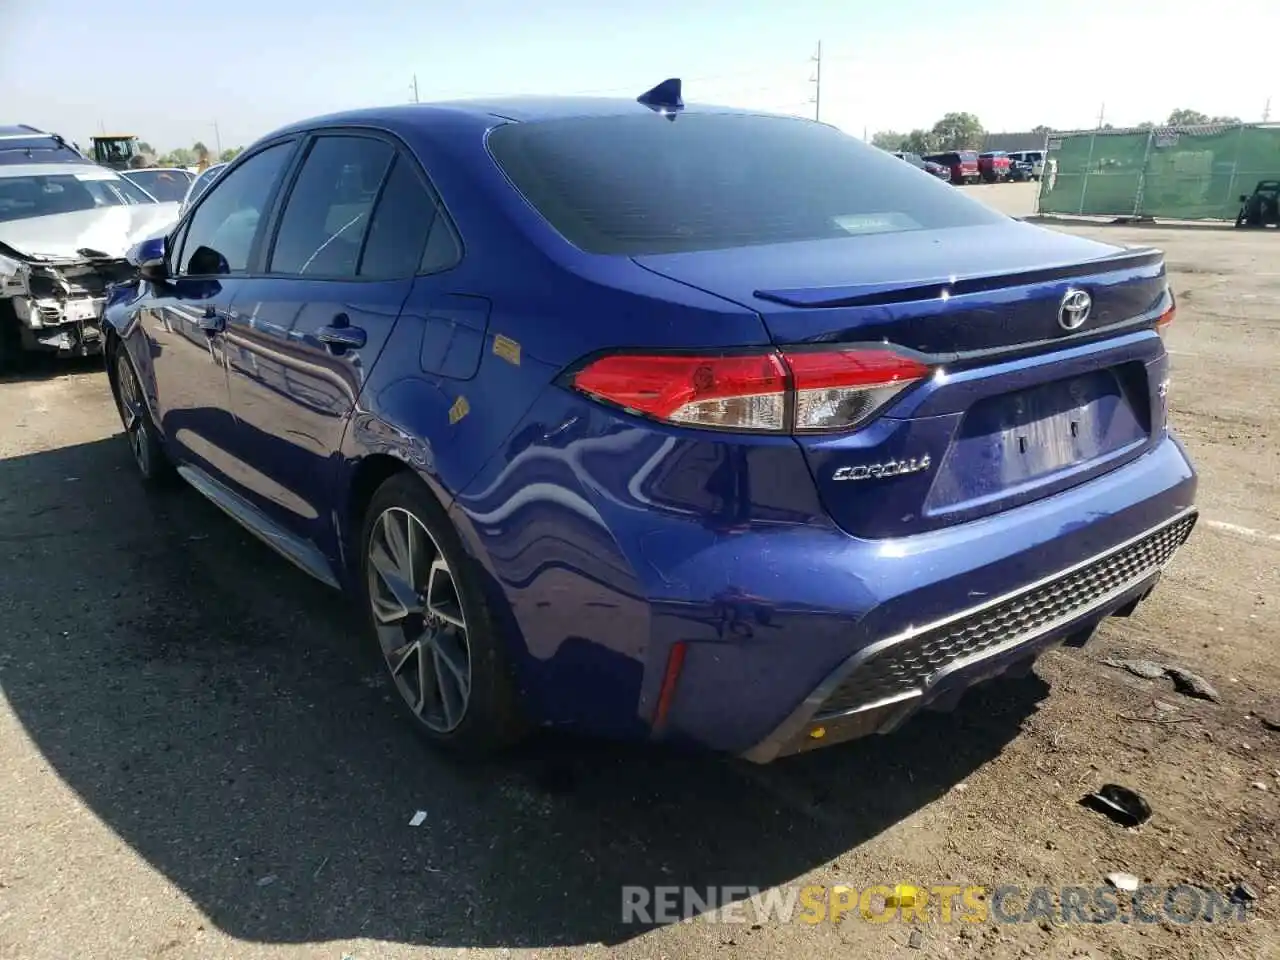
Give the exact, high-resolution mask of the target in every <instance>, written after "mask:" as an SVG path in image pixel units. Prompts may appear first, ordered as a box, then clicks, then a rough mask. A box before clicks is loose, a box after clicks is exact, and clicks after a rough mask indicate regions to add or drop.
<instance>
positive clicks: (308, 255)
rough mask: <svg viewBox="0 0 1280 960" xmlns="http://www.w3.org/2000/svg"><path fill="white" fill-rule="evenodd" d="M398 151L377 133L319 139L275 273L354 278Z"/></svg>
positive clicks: (288, 219)
mask: <svg viewBox="0 0 1280 960" xmlns="http://www.w3.org/2000/svg"><path fill="white" fill-rule="evenodd" d="M394 153H395V151H394V149H393V148H392V147H391V145H390V144H388V143H387V142H386V141H383V140H375V139H373V138H371V137H350V136H325V137H320V138H319V139H317V140H316V141H315V143H314V144H313V145H312V147H311V150H310V152H309V153H308V154H307V159H306V160H305V161H304V162H303V164H302V170H301V172H300V173H299V174H298V178H297V180H296V182H295V183H294V185H293V189H292V190H291V191H290V193H289V200H288V202H287V203H286V204H285V207H284V213H283V215H282V216H281V218H280V229H279V231H278V232H277V234H276V240H275V246H274V248H273V249H272V252H271V264H270V266H269V267H268V269H269V270H270V272H271V273H289V274H297V275H299V276H314V277H354V276H355V275H356V271H357V268H358V266H359V263H360V249H361V247H362V246H363V244H364V238H365V233H366V232H367V231H368V229H369V220H370V214H371V213H372V211H373V205H374V203H375V202H376V201H377V199H378V192H379V188H380V187H381V186H382V180H383V177H385V176H386V173H387V168H388V167H389V166H390V164H391V159H392V157H393V155H394ZM418 250H419V251H420V250H421V247H419V248H418ZM414 259H415V260H416V259H417V255H416V253H415V256H414Z"/></svg>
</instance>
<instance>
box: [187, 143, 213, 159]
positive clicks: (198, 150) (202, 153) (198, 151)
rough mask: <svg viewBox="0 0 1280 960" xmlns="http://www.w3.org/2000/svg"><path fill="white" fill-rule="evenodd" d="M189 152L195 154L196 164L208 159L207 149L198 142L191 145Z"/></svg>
mask: <svg viewBox="0 0 1280 960" xmlns="http://www.w3.org/2000/svg"><path fill="white" fill-rule="evenodd" d="M191 152H192V153H193V154H195V157H196V162H197V163H204V162H205V161H207V160H208V159H209V148H208V147H206V146H205V145H204V144H203V143H202V142H201V141H199V140H197V141H196V142H195V143H194V144H192V146H191Z"/></svg>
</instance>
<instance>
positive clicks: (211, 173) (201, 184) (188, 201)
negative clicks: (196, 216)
mask: <svg viewBox="0 0 1280 960" xmlns="http://www.w3.org/2000/svg"><path fill="white" fill-rule="evenodd" d="M225 167H226V164H225V163H224V164H219V165H217V166H213V167H208V168H206V170H205V171H204V173H202V174H200V176H198V177H196V178H195V180H193V181H191V189H190V190H189V191H188V192H187V195H186V197H185V198H184V199H183V201H182V210H183V212H184V213H185V212H186V211H187V210H188V209H189V208H190V207H191V206H192V205H193V204H194V203H195V202H196V201H197V200H199V199H200V198H201V197H203V196H204V192H205V191H206V190H208V189H209V184H211V183H213V181H214V180H216V179H217V178H218V174H220V173H222V171H223V169H224V168H225Z"/></svg>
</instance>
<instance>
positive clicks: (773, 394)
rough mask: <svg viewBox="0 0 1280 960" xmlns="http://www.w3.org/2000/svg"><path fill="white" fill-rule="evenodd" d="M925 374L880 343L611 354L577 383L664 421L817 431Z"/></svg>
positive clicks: (882, 401)
mask: <svg viewBox="0 0 1280 960" xmlns="http://www.w3.org/2000/svg"><path fill="white" fill-rule="evenodd" d="M929 373H930V368H929V367H928V366H927V365H925V364H923V363H921V362H920V361H918V360H915V359H912V358H911V357H907V356H903V355H902V354H900V353H897V352H896V351H894V350H892V349H890V348H882V347H872V348H859V349H848V350H807V349H805V350H792V351H787V350H784V351H781V352H775V351H770V352H768V353H757V354H749V355H735V356H702V355H676V356H672V355H653V354H639V355H638V354H615V355H612V356H607V357H601V358H600V359H598V360H594V361H592V362H591V363H589V364H587V365H586V366H585V367H583V368H582V369H581V370H579V371H578V372H577V373H575V374H573V376H572V378H571V383H572V385H573V387H574V388H575V389H576V390H579V391H581V392H582V393H585V394H587V395H588V396H591V397H595V398H596V399H598V400H603V401H605V402H607V403H612V404H616V405H617V406H619V407H622V408H624V409H626V410H628V411H630V412H631V413H635V414H639V415H641V416H646V417H650V418H652V419H655V420H663V421H666V422H668V423H678V424H687V425H689V426H698V427H713V428H718V429H722V430H748V431H757V432H761V431H762V432H768V433H784V432H788V431H795V432H798V433H813V432H839V431H845V430H852V429H853V428H855V427H857V426H860V425H861V424H863V423H865V422H867V421H868V420H869V419H871V417H873V416H874V415H875V414H876V413H877V412H878V411H879V410H881V409H883V408H884V406H885V405H886V404H887V403H889V401H890V400H892V399H893V398H894V397H896V396H897V395H898V394H900V393H902V391H903V390H905V389H906V388H907V387H909V386H911V385H912V384H913V383H916V382H918V381H920V380H922V379H924V378H925V377H927V376H928V375H929Z"/></svg>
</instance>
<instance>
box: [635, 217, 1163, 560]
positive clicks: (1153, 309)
mask: <svg viewBox="0 0 1280 960" xmlns="http://www.w3.org/2000/svg"><path fill="white" fill-rule="evenodd" d="M635 259H636V261H637V262H638V263H639V264H640V265H641V266H643V267H645V268H646V269H649V270H651V271H653V272H655V273H659V274H661V275H663V276H666V277H669V278H671V279H674V280H677V281H680V282H682V283H685V284H688V285H690V286H694V287H697V288H699V289H702V290H705V291H707V292H710V293H714V294H717V295H719V296H722V297H725V298H727V299H730V300H733V301H736V302H738V303H741V304H744V305H747V306H750V307H752V308H753V309H755V310H757V311H758V312H759V313H760V315H761V317H762V319H763V321H764V323H765V326H766V328H767V329H768V331H769V334H770V337H771V338H772V339H773V341H774V343H775V344H777V345H779V346H783V347H787V346H797V345H810V346H818V345H826V346H830V347H832V348H835V347H838V346H841V345H845V346H852V345H856V344H862V345H867V344H884V343H888V344H893V345H896V346H897V347H900V348H905V349H906V350H908V351H910V352H913V353H915V354H918V355H920V356H921V358H922V359H927V360H928V362H929V363H930V364H931V365H933V366H935V367H936V368H938V371H939V372H938V374H937V375H935V376H934V377H932V378H930V379H928V380H926V381H924V382H922V383H919V384H917V385H915V386H914V387H912V388H910V389H909V390H907V391H906V392H905V393H904V394H903V395H902V396H900V397H899V398H897V399H896V400H895V401H894V402H893V403H892V404H890V406H889V407H888V408H886V410H885V411H884V412H883V414H882V415H881V416H880V417H879V418H878V419H876V420H874V421H873V422H871V423H870V424H868V425H867V426H865V427H862V428H861V429H859V430H857V431H854V432H853V433H850V434H834V435H832V434H813V435H800V436H797V442H798V443H799V444H800V445H801V447H802V448H803V450H804V452H805V456H806V458H807V459H808V462H809V466H810V469H811V471H812V472H813V476H814V479H815V482H816V483H817V485H818V489H819V492H820V494H821V496H822V498H823V501H824V504H825V506H826V508H827V510H828V511H829V513H830V514H831V516H832V518H833V519H834V520H835V521H836V522H837V523H839V524H840V525H841V526H842V527H844V528H845V529H846V530H847V531H849V532H850V533H853V534H855V535H859V536H866V537H890V536H901V535H905V534H909V533H914V532H920V531H923V530H928V529H934V528H937V527H940V526H945V525H947V524H951V523H956V522H960V521H963V520H968V519H975V518H977V517H980V516H984V515H987V514H990V513H994V512H997V511H999V510H1002V509H1007V508H1008V507H1010V506H1013V505H1016V504H1018V503H1023V502H1027V501H1030V500H1033V499H1037V498H1039V497H1043V496H1048V495H1051V494H1052V493H1056V492H1058V491H1060V490H1062V489H1065V488H1067V487H1069V486H1072V485H1074V484H1077V483H1081V482H1084V481H1085V480H1087V479H1090V478H1091V477H1094V476H1097V475H1099V474H1100V473H1103V472H1105V471H1107V470H1110V469H1114V468H1115V467H1117V466H1119V465H1120V464H1122V463H1124V462H1126V461H1128V460H1129V459H1132V458H1133V457H1136V456H1138V455H1140V454H1141V453H1142V452H1143V450H1145V449H1147V448H1148V447H1149V446H1150V445H1151V444H1152V443H1153V442H1154V441H1155V439H1156V437H1157V435H1158V433H1159V432H1160V430H1161V429H1162V428H1163V422H1164V421H1163V417H1164V411H1163V403H1164V399H1163V391H1162V388H1161V387H1160V382H1161V381H1162V380H1163V377H1164V365H1165V363H1166V359H1165V354H1164V350H1163V346H1162V342H1161V340H1160V338H1159V337H1157V336H1154V335H1153V334H1152V333H1151V328H1152V327H1154V325H1155V320H1156V318H1157V317H1158V316H1159V315H1160V314H1161V313H1162V312H1163V311H1164V310H1165V309H1166V308H1167V307H1168V306H1169V305H1170V304H1171V297H1170V294H1169V292H1168V286H1167V281H1166V277H1165V270H1164V261H1163V256H1162V255H1161V254H1160V253H1159V252H1158V251H1154V250H1126V249H1122V248H1117V247H1113V246H1110V245H1107V244H1101V243H1096V242H1094V241H1090V240H1086V239H1083V238H1080V237H1073V236H1067V235H1065V234H1058V233H1052V232H1050V231H1047V230H1042V229H1040V228H1037V227H1033V226H1031V225H1028V224H1022V223H1017V222H1013V221H1011V222H1009V223H1008V224H996V225H991V226H982V227H968V228H957V229H952V230H937V231H914V232H902V233H889V234H879V235H875V236H860V237H854V238H851V239H849V240H835V241H816V242H811V243H794V244H786V245H778V246H760V247H747V248H736V249H733V250H717V251H705V252H699V253H684V254H662V255H655V256H644V257H637V258H635ZM1074 290H1082V291H1084V292H1086V293H1087V294H1089V296H1090V297H1091V298H1092V306H1091V310H1090V312H1089V314H1088V317H1087V319H1086V320H1085V322H1084V323H1083V324H1081V325H1080V326H1079V327H1078V328H1077V329H1070V330H1069V329H1066V328H1064V326H1063V324H1062V323H1060V322H1059V317H1060V314H1061V312H1062V307H1063V300H1064V297H1065V296H1066V294H1067V293H1068V292H1069V291H1074Z"/></svg>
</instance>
